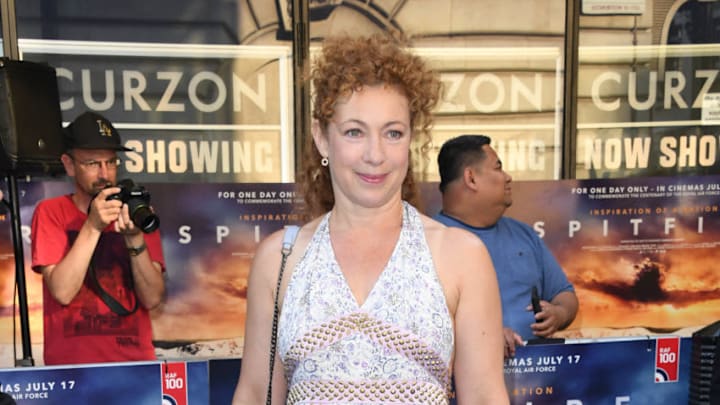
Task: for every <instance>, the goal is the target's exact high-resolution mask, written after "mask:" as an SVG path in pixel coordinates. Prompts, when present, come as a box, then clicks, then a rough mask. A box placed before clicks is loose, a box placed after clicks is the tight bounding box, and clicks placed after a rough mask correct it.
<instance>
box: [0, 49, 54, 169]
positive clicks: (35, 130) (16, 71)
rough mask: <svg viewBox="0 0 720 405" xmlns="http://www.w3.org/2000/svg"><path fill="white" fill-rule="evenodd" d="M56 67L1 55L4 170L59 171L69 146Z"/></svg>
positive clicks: (0, 138) (1, 155)
mask: <svg viewBox="0 0 720 405" xmlns="http://www.w3.org/2000/svg"><path fill="white" fill-rule="evenodd" d="M62 131H63V129H62V113H61V112H60V96H59V94H58V85H57V76H56V74H55V68H53V67H52V66H49V65H47V64H42V63H35V62H29V61H18V60H11V59H8V58H0V174H13V175H30V174H38V175H39V174H57V173H61V172H62V171H63V168H62V164H61V162H60V155H62V153H63V152H64V150H65V146H64V142H63V136H62Z"/></svg>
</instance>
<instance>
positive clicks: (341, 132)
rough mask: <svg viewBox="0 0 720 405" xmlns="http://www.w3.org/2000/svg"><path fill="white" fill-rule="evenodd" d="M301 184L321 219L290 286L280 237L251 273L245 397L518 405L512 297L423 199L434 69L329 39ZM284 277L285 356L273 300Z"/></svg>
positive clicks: (483, 255)
mask: <svg viewBox="0 0 720 405" xmlns="http://www.w3.org/2000/svg"><path fill="white" fill-rule="evenodd" d="M311 80H312V84H313V89H314V94H313V107H314V109H313V122H312V137H308V140H307V143H306V145H305V151H304V152H305V154H304V159H303V162H302V171H301V173H300V174H299V176H298V177H299V183H300V184H299V189H300V191H301V193H302V195H303V197H304V199H305V204H306V206H305V208H306V210H307V213H308V216H309V218H311V219H310V221H309V222H308V223H306V224H305V225H304V226H302V228H301V229H300V231H299V233H298V236H297V241H296V244H295V247H294V249H293V250H292V253H291V254H290V255H289V256H288V258H287V261H286V269H287V271H285V273H284V275H283V276H282V280H281V282H280V283H278V275H279V271H278V270H277V269H278V264H279V263H280V262H281V253H280V251H281V244H282V239H283V233H282V232H277V233H275V234H273V235H271V236H269V237H268V238H267V239H265V240H264V241H263V242H262V243H261V244H260V246H259V247H258V251H257V254H256V256H255V259H254V261H253V265H252V267H251V270H250V280H249V287H248V308H247V310H248V312H247V323H246V328H245V330H246V339H245V348H244V356H243V362H242V371H241V375H240V379H239V382H238V386H237V389H236V392H235V397H234V399H233V403H234V404H236V405H239V404H252V405H256V404H258V403H262V402H263V400H264V399H265V398H266V390H267V384H268V378H271V381H272V399H273V402H274V403H287V404H320V403H322V404H382V403H392V404H447V403H448V402H449V397H450V395H451V380H452V379H453V377H454V380H455V388H456V395H457V402H458V403H459V404H472V405H476V404H493V405H495V404H506V403H508V396H507V392H506V389H505V384H504V380H503V369H502V367H503V337H502V323H501V312H500V299H499V293H498V287H497V281H496V279H495V273H494V270H493V267H492V262H491V260H490V256H489V255H488V253H487V251H486V250H485V247H484V246H483V245H482V242H481V241H480V240H479V239H478V238H476V237H474V236H473V235H472V234H470V233H468V232H466V231H462V230H459V229H457V228H448V227H445V226H444V225H441V224H440V223H438V222H435V221H434V220H432V219H431V218H429V217H427V216H425V215H423V214H421V213H420V212H419V211H418V209H417V208H416V207H415V205H416V204H417V200H418V191H417V188H416V184H415V181H414V177H413V170H412V161H413V159H412V153H413V151H418V150H419V151H422V150H424V149H426V148H425V146H426V145H427V144H428V143H429V141H430V134H429V130H430V128H431V125H432V122H433V117H432V110H433V108H434V107H435V105H436V104H437V102H438V98H439V93H440V83H439V80H438V78H437V75H436V74H435V73H434V72H433V71H432V70H431V69H429V68H428V67H427V66H426V64H425V62H424V61H423V60H422V59H421V58H420V57H418V56H416V55H414V54H413V53H412V52H411V51H409V50H408V49H406V48H403V47H401V46H400V45H399V44H398V43H397V42H396V41H394V40H392V39H391V38H390V37H388V36H385V35H373V36H370V37H349V36H344V37H335V38H331V39H328V40H326V41H325V42H324V44H323V47H322V51H321V53H320V54H319V55H318V57H317V58H316V60H315V62H314V65H313V69H312V72H311ZM278 285H279V287H280V288H279V294H278V308H279V314H278V315H277V320H278V323H277V356H276V357H275V361H274V365H275V367H274V372H273V374H272V376H268V373H267V372H264V370H266V367H267V364H268V362H269V361H270V359H271V358H272V357H271V355H270V354H269V353H270V352H272V349H274V345H271V340H274V338H273V333H274V329H273V328H272V327H271V325H272V324H273V312H274V311H273V308H274V296H275V293H276V291H275V290H276V286H278Z"/></svg>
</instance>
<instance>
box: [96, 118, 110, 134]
mask: <svg viewBox="0 0 720 405" xmlns="http://www.w3.org/2000/svg"><path fill="white" fill-rule="evenodd" d="M95 122H96V123H97V125H98V133H99V134H100V136H107V137H112V129H110V126H109V125H108V124H107V123H106V122H105V121H103V120H95Z"/></svg>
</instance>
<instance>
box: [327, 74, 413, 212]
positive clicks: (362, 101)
mask: <svg viewBox="0 0 720 405" xmlns="http://www.w3.org/2000/svg"><path fill="white" fill-rule="evenodd" d="M411 135H412V134H411V128H410V109H409V104H408V100H407V98H406V97H405V96H404V95H402V94H401V93H400V92H398V91H397V90H396V89H395V88H393V87H386V86H384V85H376V86H365V87H363V88H362V90H360V91H355V92H353V93H352V94H351V96H350V97H349V98H347V99H342V100H339V101H338V102H337V103H336V105H335V114H334V115H333V117H332V119H331V120H330V122H329V123H328V126H327V128H326V129H325V131H323V130H322V128H319V127H318V125H317V124H315V125H314V126H313V137H314V138H315V144H316V146H317V148H318V151H319V152H320V154H321V155H322V156H323V157H327V158H328V160H329V162H330V164H329V168H330V175H331V178H332V185H333V192H334V194H335V203H336V204H339V203H340V204H343V203H346V204H350V205H357V206H361V207H367V208H374V207H379V206H382V205H384V204H387V203H388V202H393V201H395V199H400V196H401V188H402V183H403V181H404V179H405V175H406V174H407V169H408V164H409V151H410V138H411Z"/></svg>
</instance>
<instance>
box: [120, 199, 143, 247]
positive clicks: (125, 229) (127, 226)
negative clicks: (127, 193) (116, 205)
mask: <svg viewBox="0 0 720 405" xmlns="http://www.w3.org/2000/svg"><path fill="white" fill-rule="evenodd" d="M115 231H116V232H119V233H121V234H123V235H125V236H126V239H127V236H133V235H138V234H140V228H138V227H137V226H135V223H133V221H132V219H130V212H129V208H128V205H127V204H123V205H122V207H121V209H120V214H119V215H118V217H117V221H115Z"/></svg>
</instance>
